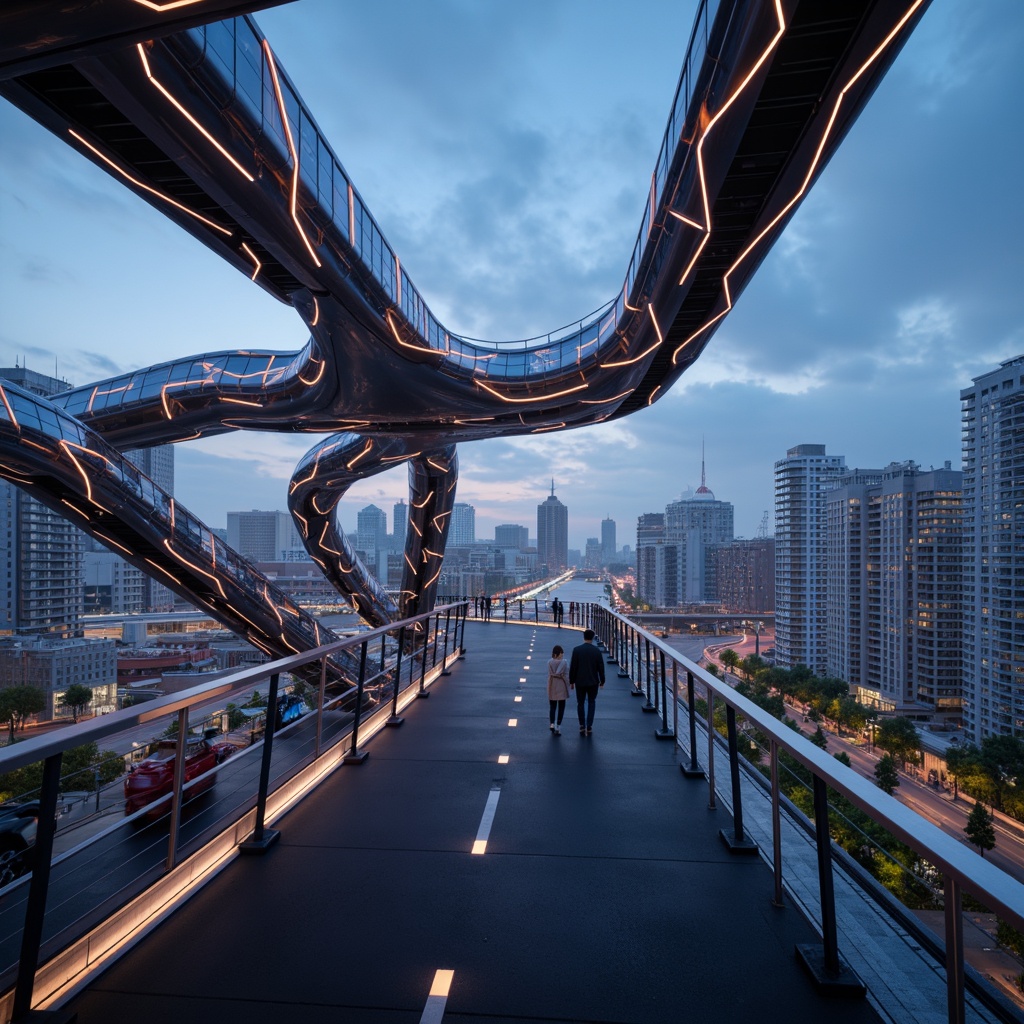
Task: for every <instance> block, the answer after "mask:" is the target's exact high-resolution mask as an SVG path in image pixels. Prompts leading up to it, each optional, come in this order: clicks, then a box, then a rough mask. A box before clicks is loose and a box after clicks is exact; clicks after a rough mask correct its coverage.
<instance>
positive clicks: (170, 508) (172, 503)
mask: <svg viewBox="0 0 1024 1024" xmlns="http://www.w3.org/2000/svg"><path fill="white" fill-rule="evenodd" d="M168 509H169V511H170V515H171V529H172V530H173V529H174V499H173V498H171V500H170V502H169V503H168Z"/></svg>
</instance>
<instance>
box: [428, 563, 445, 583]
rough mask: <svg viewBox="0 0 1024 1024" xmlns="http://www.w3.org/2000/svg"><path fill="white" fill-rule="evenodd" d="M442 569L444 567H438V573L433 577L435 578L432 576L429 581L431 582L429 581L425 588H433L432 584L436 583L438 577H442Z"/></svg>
mask: <svg viewBox="0 0 1024 1024" xmlns="http://www.w3.org/2000/svg"><path fill="white" fill-rule="evenodd" d="M442 568H443V566H440V565H439V566H438V567H437V572H435V573H434V575H433V576H431V577H430V579H429V580H427V582H426V583H424V584H423V586H424V587H429V586H431V585H432V584H433V583H434V581H435V580H436V579H437V577H438V576H440V575H441V569H442Z"/></svg>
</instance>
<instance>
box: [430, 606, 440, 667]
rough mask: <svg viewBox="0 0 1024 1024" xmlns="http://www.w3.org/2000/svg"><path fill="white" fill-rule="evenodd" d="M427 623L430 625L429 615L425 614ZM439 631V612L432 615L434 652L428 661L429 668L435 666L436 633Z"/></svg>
mask: <svg viewBox="0 0 1024 1024" xmlns="http://www.w3.org/2000/svg"><path fill="white" fill-rule="evenodd" d="M427 625H428V626H429V625H430V616H429V615H428V616H427ZM440 632H441V613H440V612H438V613H437V614H436V615H435V616H434V654H433V658H432V660H431V662H430V667H431V668H437V635H438V633H440Z"/></svg>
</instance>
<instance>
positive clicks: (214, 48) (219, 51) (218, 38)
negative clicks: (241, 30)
mask: <svg viewBox="0 0 1024 1024" xmlns="http://www.w3.org/2000/svg"><path fill="white" fill-rule="evenodd" d="M206 59H207V60H209V61H212V62H213V63H214V64H215V66H216V67H217V68H218V69H219V70H220V72H221V74H223V76H224V78H225V80H226V81H228V82H233V81H234V79H235V20H234V19H233V18H232V19H229V20H228V21H215V22H211V23H210V24H209V25H207V26H206Z"/></svg>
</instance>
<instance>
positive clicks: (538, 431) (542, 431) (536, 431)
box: [530, 420, 565, 434]
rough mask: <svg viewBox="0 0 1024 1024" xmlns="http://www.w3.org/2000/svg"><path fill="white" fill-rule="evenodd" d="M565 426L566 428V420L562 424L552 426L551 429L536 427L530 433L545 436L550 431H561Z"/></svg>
mask: <svg viewBox="0 0 1024 1024" xmlns="http://www.w3.org/2000/svg"><path fill="white" fill-rule="evenodd" d="M564 426H565V420H562V422H561V423H556V424H554V425H553V426H550V427H534V428H533V430H531V431H530V433H531V434H545V433H547V432H548V431H549V430H561V429H562V428H563V427H564Z"/></svg>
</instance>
